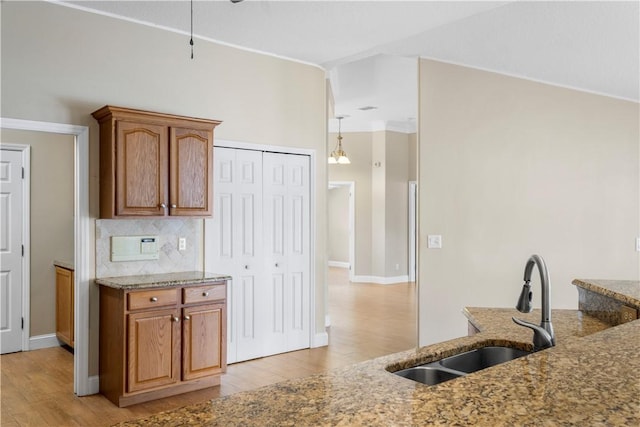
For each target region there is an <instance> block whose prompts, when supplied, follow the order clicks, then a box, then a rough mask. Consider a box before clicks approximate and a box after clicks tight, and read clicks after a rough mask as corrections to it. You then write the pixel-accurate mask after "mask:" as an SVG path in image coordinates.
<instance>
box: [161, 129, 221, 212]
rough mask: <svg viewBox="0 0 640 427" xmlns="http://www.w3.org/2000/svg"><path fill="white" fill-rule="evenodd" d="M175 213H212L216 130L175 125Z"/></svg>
mask: <svg viewBox="0 0 640 427" xmlns="http://www.w3.org/2000/svg"><path fill="white" fill-rule="evenodd" d="M170 145H171V156H170V159H171V170H170V179H171V185H170V200H171V211H170V212H171V215H195V216H204V215H211V214H212V188H211V185H210V184H209V183H210V182H212V178H213V132H211V131H206V130H193V129H185V128H171V143H170Z"/></svg>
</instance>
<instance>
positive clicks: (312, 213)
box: [204, 138, 329, 348]
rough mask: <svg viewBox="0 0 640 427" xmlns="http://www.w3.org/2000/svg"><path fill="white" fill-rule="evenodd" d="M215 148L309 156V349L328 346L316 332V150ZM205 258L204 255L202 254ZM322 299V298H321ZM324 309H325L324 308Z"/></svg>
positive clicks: (226, 143) (232, 144) (243, 145)
mask: <svg viewBox="0 0 640 427" xmlns="http://www.w3.org/2000/svg"><path fill="white" fill-rule="evenodd" d="M215 146H216V147H224V148H236V149H241V150H254V151H265V152H271V153H282V154H298V155H303V156H309V193H310V194H309V228H310V230H309V231H310V233H309V245H310V250H309V269H310V271H309V274H310V277H309V282H310V283H309V287H310V289H309V305H310V307H309V334H310V337H309V344H310V347H311V348H314V347H322V346H326V345H328V344H329V334H328V333H327V332H326V331H324V332H316V323H317V322H316V301H317V297H318V296H317V292H316V261H315V260H316V238H317V226H316V224H317V222H316V220H317V218H316V203H317V202H316V150H314V149H309V148H297V147H286V146H281V145H265V144H254V143H249V142H241V141H232V140H228V139H219V138H216V142H215ZM204 256H206V254H204ZM321 297H322V296H321ZM325 309H326V307H325ZM323 326H324V325H323Z"/></svg>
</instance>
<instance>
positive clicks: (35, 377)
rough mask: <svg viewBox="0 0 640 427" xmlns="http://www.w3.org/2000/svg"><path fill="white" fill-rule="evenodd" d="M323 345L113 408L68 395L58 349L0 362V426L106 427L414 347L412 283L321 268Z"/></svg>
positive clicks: (67, 363)
mask: <svg viewBox="0 0 640 427" xmlns="http://www.w3.org/2000/svg"><path fill="white" fill-rule="evenodd" d="M329 270H330V271H329V277H328V280H329V283H328V288H329V294H328V301H329V315H330V319H331V327H330V328H329V346H328V347H321V348H314V349H307V350H300V351H294V352H290V353H285V354H281V355H277V356H271V357H265V358H261V359H256V360H251V361H248V362H242V363H236V364H233V365H229V366H228V370H227V373H226V374H225V375H224V376H223V377H222V381H221V385H220V387H212V388H210V389H206V390H199V391H194V392H191V393H186V394H183V395H180V396H174V397H170V398H166V399H160V400H156V401H152V402H146V403H142V404H139V405H133V406H131V407H128V408H118V407H117V406H115V405H113V404H112V403H111V402H110V401H108V400H107V399H106V398H104V397H103V396H101V395H94V396H86V397H77V396H75V395H74V394H73V356H72V354H71V353H69V352H68V351H67V350H65V349H64V348H62V347H54V348H47V349H41V350H35V351H30V352H24V353H13V354H6V355H3V356H1V357H0V370H1V376H0V401H1V407H0V425H1V426H2V427H14V426H23V427H24V426H37V427H40V426H108V425H112V424H115V423H118V422H121V421H126V420H133V419H136V418H141V417H146V416H149V415H152V414H154V413H157V412H162V411H166V410H170V409H176V408H179V407H182V406H185V405H189V404H193V403H197V402H203V401H206V400H211V399H215V398H218V397H220V396H227V395H230V394H234V393H238V392H240V391H244V390H251V389H255V388H258V387H262V386H265V385H269V384H274V383H276V382H279V381H283V380H286V379H290V378H299V377H304V376H308V375H311V374H315V373H321V372H326V371H327V370H330V369H334V368H339V367H342V366H346V365H349V364H352V363H357V362H361V361H364V360H368V359H371V358H374V357H378V356H383V355H385V354H389V353H395V352H398V351H402V350H407V349H409V348H412V347H414V346H415V343H416V305H415V304H416V302H415V284H413V283H402V284H396V285H376V284H367V283H350V282H349V278H348V271H347V270H345V269H338V268H331V269H329Z"/></svg>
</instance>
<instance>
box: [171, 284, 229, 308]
mask: <svg viewBox="0 0 640 427" xmlns="http://www.w3.org/2000/svg"><path fill="white" fill-rule="evenodd" d="M226 297H227V286H226V285H225V284H216V285H204V286H193V287H189V288H184V289H183V290H182V303H183V304H194V303H198V302H207V301H216V300H221V299H225V298H226Z"/></svg>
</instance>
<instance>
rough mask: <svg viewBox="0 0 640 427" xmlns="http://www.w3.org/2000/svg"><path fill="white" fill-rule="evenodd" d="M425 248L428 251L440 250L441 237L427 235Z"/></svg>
mask: <svg viewBox="0 0 640 427" xmlns="http://www.w3.org/2000/svg"><path fill="white" fill-rule="evenodd" d="M427 247H428V248H430V249H442V236H441V235H439V234H429V235H428V236H427Z"/></svg>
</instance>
